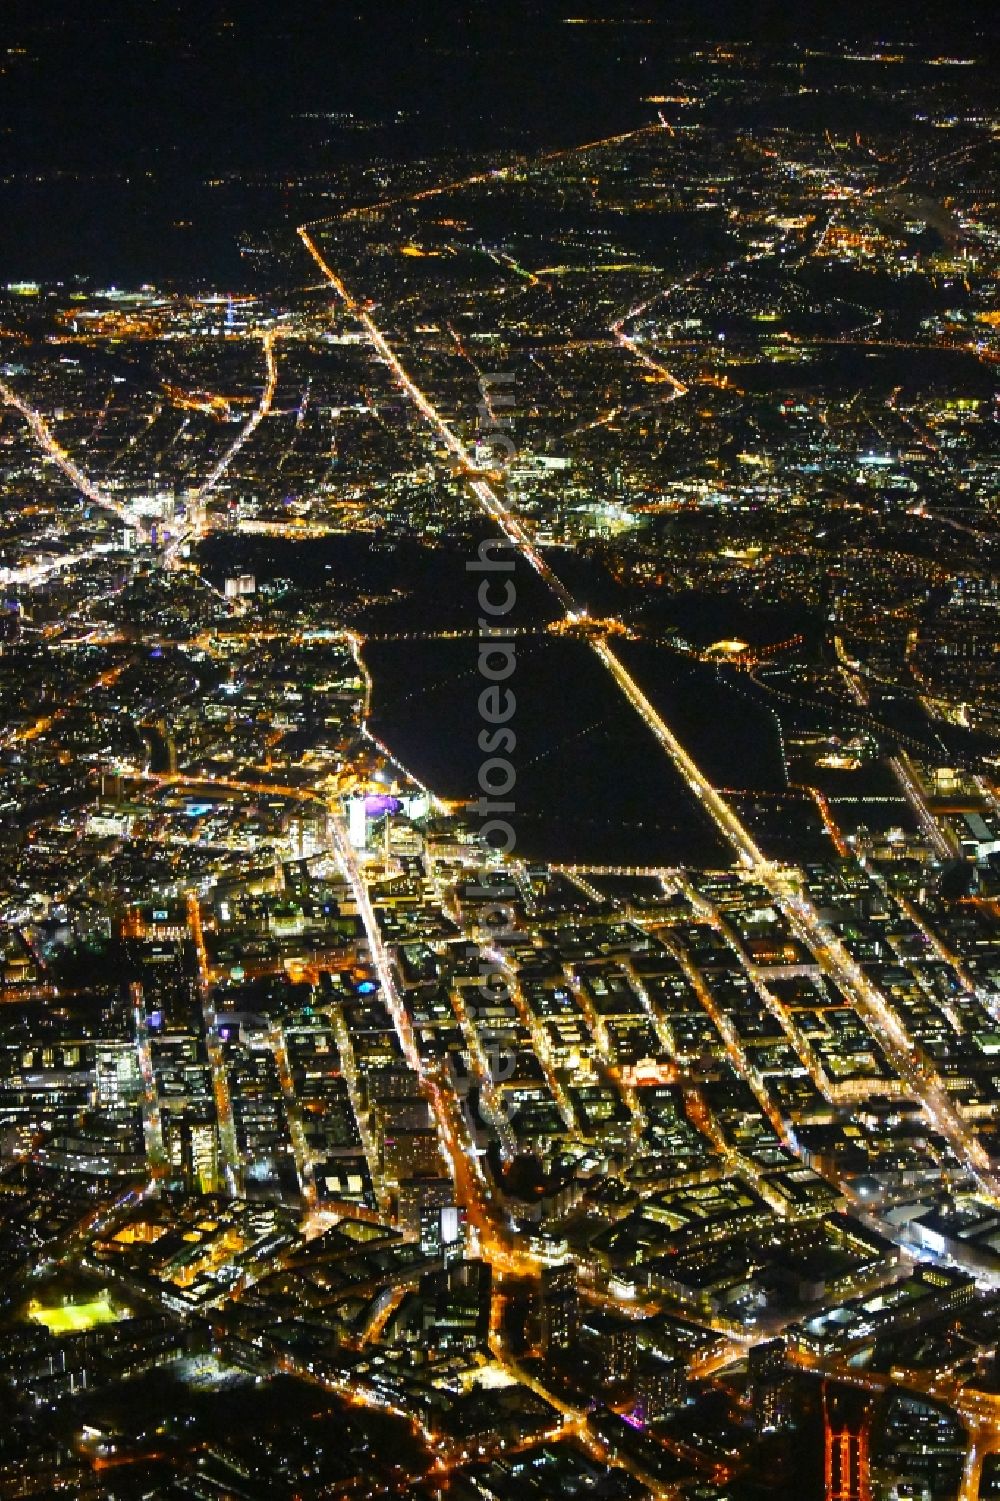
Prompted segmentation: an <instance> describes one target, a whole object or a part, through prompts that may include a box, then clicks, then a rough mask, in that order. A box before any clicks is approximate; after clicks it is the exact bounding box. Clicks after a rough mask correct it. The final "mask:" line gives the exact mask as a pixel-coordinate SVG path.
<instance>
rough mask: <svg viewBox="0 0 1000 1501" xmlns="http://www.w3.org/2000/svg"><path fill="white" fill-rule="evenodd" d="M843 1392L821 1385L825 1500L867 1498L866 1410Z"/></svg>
mask: <svg viewBox="0 0 1000 1501" xmlns="http://www.w3.org/2000/svg"><path fill="white" fill-rule="evenodd" d="M859 1407H860V1404H859V1403H858V1402H857V1400H856V1399H855V1400H853V1401H852V1400H851V1398H850V1396H849V1395H848V1394H846V1393H836V1394H834V1395H831V1394H830V1392H829V1390H828V1389H827V1387H826V1386H825V1385H824V1387H823V1431H824V1457H825V1466H824V1474H825V1480H826V1501H871V1496H872V1491H871V1482H870V1479H869V1475H868V1421H869V1415H868V1412H867V1411H865V1410H864V1409H863V1408H861V1410H860V1412H859Z"/></svg>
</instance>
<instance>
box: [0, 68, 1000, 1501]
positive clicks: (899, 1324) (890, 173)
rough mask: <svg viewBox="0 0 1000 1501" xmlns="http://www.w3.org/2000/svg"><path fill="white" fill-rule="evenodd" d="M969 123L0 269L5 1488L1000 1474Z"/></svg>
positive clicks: (985, 75)
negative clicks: (232, 246)
mask: <svg viewBox="0 0 1000 1501" xmlns="http://www.w3.org/2000/svg"><path fill="white" fill-rule="evenodd" d="M956 46H958V44H956ZM817 91H827V92H828V93H831V94H837V95H839V96H840V97H841V100H842V102H843V105H844V108H845V111H846V112H849V109H850V108H856V110H857V126H856V128H855V127H854V126H852V127H851V128H850V129H847V128H846V127H845V128H844V130H843V131H842V132H840V133H837V132H834V131H826V132H824V133H821V134H817V133H816V132H815V131H814V130H812V129H811V128H809V126H808V125H807V124H805V123H801V122H802V121H803V120H804V116H802V115H801V114H800V113H798V112H797V111H796V109H795V108H793V107H792V105H793V104H794V103H795V101H796V100H797V99H798V97H799V95H809V94H810V93H815V92H817ZM998 110H1000V103H998V100H997V91H996V85H995V78H994V76H993V74H992V73H991V72H990V71H989V70H988V69H987V68H986V67H985V65H982V64H981V62H979V61H977V58H976V56H975V55H970V56H966V55H965V54H964V53H963V52H961V51H960V50H959V51H957V52H956V53H955V55H938V54H936V53H927V54H921V53H918V52H915V51H913V50H910V51H908V52H906V53H901V54H896V53H893V52H892V51H890V50H883V51H881V52H879V51H876V52H864V53H860V52H858V53H852V52H850V51H847V50H841V51H840V52H821V51H809V50H808V49H805V48H802V47H791V46H790V47H787V48H784V49H774V50H770V51H768V50H767V49H759V50H758V51H756V52H755V51H754V50H753V49H752V48H747V47H738V46H734V47H722V46H719V47H707V46H706V47H704V48H701V49H695V50H693V51H691V52H690V53H689V54H688V55H687V57H686V58H683V57H682V58H681V60H680V61H679V63H678V65H677V69H676V73H675V76H673V77H671V78H670V79H669V80H667V81H666V82H665V85H664V87H663V89H662V92H660V93H658V94H657V95H656V96H655V97H651V99H650V101H648V102H647V104H646V105H645V113H644V114H643V116H642V118H641V123H640V124H639V125H638V127H637V128H636V129H634V130H632V131H631V132H626V133H625V134H622V135H618V136H614V137H611V138H609V139H605V140H602V141H597V142H588V143H587V144H584V145H581V146H578V147H569V148H566V149H560V150H554V151H548V152H540V153H537V154H535V155H530V154H517V153H512V154H509V155H506V156H502V157H501V156H499V155H494V156H491V157H489V158H488V159H483V158H481V157H480V158H475V157H473V156H471V155H470V153H467V152H466V153H463V152H462V151H461V150H460V149H458V148H454V149H450V148H449V150H446V151H442V152H440V153H439V154H438V155H437V156H435V157H434V158H433V159H427V160H420V161H416V162H410V163H409V164H397V165H396V166H395V167H393V166H392V164H391V163H388V162H385V161H382V160H380V159H377V158H373V159H371V160H367V161H366V162H360V161H359V163H358V164H357V165H356V166H355V167H354V168H347V167H345V169H344V171H343V173H342V176H341V178H340V180H338V181H337V182H336V183H335V184H331V183H330V181H329V180H328V179H327V178H325V177H323V175H322V174H320V173H318V172H317V173H316V174H314V175H309V174H308V173H301V174H298V175H295V176H293V177H291V178H290V179H289V180H288V181H287V182H284V183H282V184H281V187H282V190H283V191H284V192H285V194H286V202H288V203H290V204H291V205H292V210H291V212H292V214H293V217H292V219H291V221H290V222H289V223H287V224H285V225H283V226H282V225H281V224H279V225H278V226H277V227H276V228H275V229H274V231H273V233H269V234H256V233H255V234H248V235H247V236H246V239H245V241H244V243H243V244H242V245H241V250H242V252H243V258H244V262H245V265H246V274H245V277H244V281H243V283H242V284H241V285H240V286H230V285H225V284H219V285H214V284H212V285H209V284H207V283H206V281H205V280H197V279H192V281H191V282H190V284H186V285H185V284H180V283H178V282H177V281H174V282H166V281H165V282H164V283H163V284H159V283H158V284H155V285H154V284H151V283H136V284H131V285H106V284H103V283H101V282H100V281H97V280H88V279H86V278H83V277H80V278H77V279H76V280H72V279H67V280H51V281H46V280H44V279H42V280H39V281H29V280H22V281H17V282H11V283H10V284H9V285H7V286H6V289H5V291H4V292H3V294H2V298H0V340H2V342H0V454H2V463H3V472H4V493H3V505H2V513H0V583H2V591H0V594H2V599H0V602H2V613H0V697H2V701H3V710H4V712H3V729H2V734H0V806H2V810H3V819H4V830H5V837H4V840H3V843H2V845H0V919H2V924H0V965H2V990H0V1000H2V1006H0V1210H2V1212H0V1269H2V1327H0V1349H2V1354H3V1359H2V1361H0V1408H2V1412H3V1417H4V1421H3V1424H2V1425H0V1430H2V1431H0V1495H2V1496H10V1497H14V1496H50V1495H52V1496H56V1495H70V1496H73V1497H81V1498H89V1497H94V1498H96V1497H122V1498H139V1497H144V1496H153V1495H156V1496H164V1497H171V1498H223V1497H237V1498H257V1497H261V1498H262V1497H265V1496H266V1497H268V1498H269V1501H270V1498H288V1501H291V1498H292V1497H343V1498H348V1497H389V1496H402V1495H412V1496H415V1497H423V1498H427V1501H431V1498H436V1497H445V1496H448V1497H452V1498H455V1501H475V1498H489V1501H515V1498H517V1501H523V1498H536V1497H537V1498H548V1497H585V1496H594V1497H602V1498H608V1501H625V1498H629V1501H632V1498H635V1501H639V1498H647V1497H669V1498H682V1501H727V1498H734V1501H743V1498H753V1497H764V1496H771V1495H773V1496H792V1495H794V1496H797V1497H809V1496H817V1497H820V1496H825V1497H826V1498H827V1501H871V1498H872V1497H881V1498H886V1501H890V1498H891V1501H925V1498H926V1501H936V1498H944V1501H950V1498H955V1497H961V1498H963V1501H974V1498H976V1497H982V1498H988V1497H995V1496H998V1495H1000V1366H998V1362H997V1337H998V1317H997V1314H998V1307H1000V1115H998V1109H997V1105H998V1098H1000V905H998V904H1000V697H998V695H997V660H998V659H997V635H998V633H997V622H998V608H1000V570H998V550H997V532H996V522H997V493H998V479H1000V447H998V442H997V433H998V418H1000V413H998V405H997V374H996V368H997V364H998V362H1000V297H998V290H997V288H998V271H1000V227H998V226H1000V220H998V193H1000V186H998V179H997V173H996V157H995V144H996V138H997V132H998V130H1000V113H998ZM216 186H217V188H218V191H219V192H220V193H222V194H229V195H230V196H232V195H234V194H236V193H237V192H238V191H241V190H242V185H240V184H234V183H233V182H231V181H226V182H220V183H218V184H217V185H216ZM271 186H274V184H272V185H271ZM501 726H507V727H508V733H507V734H506V735H498V734H497V729H498V727H501ZM484 735H485V737H486V738H485V739H484V738H483V737H484ZM498 746H499V750H498V749H497V747H498ZM477 747H478V749H477ZM491 758H492V759H491ZM498 830H499V831H500V837H496V836H497V831H498Z"/></svg>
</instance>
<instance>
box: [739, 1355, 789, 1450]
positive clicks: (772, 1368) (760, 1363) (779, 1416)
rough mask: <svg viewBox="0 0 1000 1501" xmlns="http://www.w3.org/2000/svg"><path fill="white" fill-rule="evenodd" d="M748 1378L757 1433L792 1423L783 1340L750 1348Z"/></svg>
mask: <svg viewBox="0 0 1000 1501" xmlns="http://www.w3.org/2000/svg"><path fill="white" fill-rule="evenodd" d="M747 1378H748V1380H747V1386H748V1390H749V1395H750V1401H751V1404H752V1406H753V1417H754V1426H755V1427H756V1429H757V1432H758V1433H768V1432H774V1431H775V1430H777V1429H779V1428H784V1427H785V1426H786V1424H788V1423H789V1422H790V1421H791V1394H792V1381H791V1372H790V1371H789V1369H788V1367H787V1366H786V1364H785V1341H784V1340H783V1339H768V1340H765V1341H764V1343H763V1344H760V1345H754V1346H753V1348H752V1349H751V1351H750V1354H749V1355H748V1357H747Z"/></svg>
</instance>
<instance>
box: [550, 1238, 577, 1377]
mask: <svg viewBox="0 0 1000 1501" xmlns="http://www.w3.org/2000/svg"><path fill="white" fill-rule="evenodd" d="M579 1327H580V1289H579V1285H578V1280H577V1270H576V1263H575V1262H574V1261H565V1262H562V1263H561V1264H560V1265H559V1266H547V1267H544V1268H543V1270H542V1348H543V1349H544V1351H545V1353H546V1354H547V1355H548V1354H551V1353H553V1352H555V1351H559V1350H568V1349H570V1347H571V1346H572V1345H573V1344H574V1343H575V1342H576V1337H577V1333H578V1331H579Z"/></svg>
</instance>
